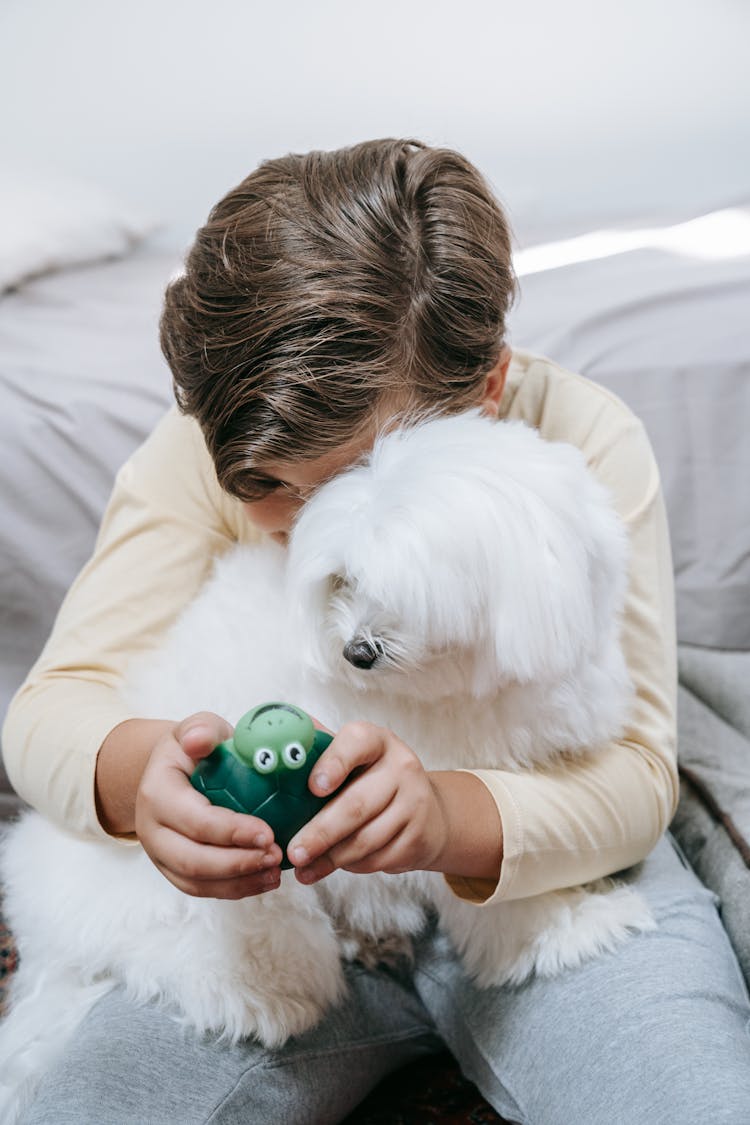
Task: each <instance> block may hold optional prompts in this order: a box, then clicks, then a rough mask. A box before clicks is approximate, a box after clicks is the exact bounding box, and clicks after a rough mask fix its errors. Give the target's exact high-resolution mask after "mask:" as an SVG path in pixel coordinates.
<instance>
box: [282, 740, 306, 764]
mask: <svg viewBox="0 0 750 1125" xmlns="http://www.w3.org/2000/svg"><path fill="white" fill-rule="evenodd" d="M306 757H307V751H306V750H305V748H304V746H303V745H302V743H301V742H290V743H289V744H288V745H287V746H285V747H284V749H283V750H282V751H281V760H282V761H283V763H284V765H285V766H287V767H288V768H289V769H290V770H298V769H299V768H300V766H304V764H305V758H306Z"/></svg>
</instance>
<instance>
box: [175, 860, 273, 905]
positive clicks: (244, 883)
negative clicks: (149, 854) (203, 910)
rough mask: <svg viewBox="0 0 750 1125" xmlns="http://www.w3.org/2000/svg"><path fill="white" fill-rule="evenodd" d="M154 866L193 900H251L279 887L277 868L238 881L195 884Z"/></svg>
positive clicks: (195, 882)
mask: <svg viewBox="0 0 750 1125" xmlns="http://www.w3.org/2000/svg"><path fill="white" fill-rule="evenodd" d="M156 866H157V867H158V869H159V870H160V871H161V873H162V875H163V876H164V878H165V879H168V880H169V882H170V883H172V885H173V886H175V887H177V889H178V890H180V891H182V892H183V894H186V895H191V896H192V897H193V898H221V899H240V898H252V897H253V896H254V895H261V894H265V893H266V891H274V890H277V889H278V887H279V886H280V885H281V878H280V877H281V872H280V870H279V868H278V867H276V868H273V869H271V870H269V871H264V872H262V873H259V874H257V875H247V876H245V877H244V878H239V879H217V880H215V881H213V882H211V881H209V880H205V881H202V882H197V881H193V880H189V879H183V878H182V877H180V876H179V875H174V874H173V873H172V872H171V871H170V870H169V869H168V868H166V867H162V865H161V864H159V863H156Z"/></svg>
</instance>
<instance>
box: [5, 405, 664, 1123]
mask: <svg viewBox="0 0 750 1125" xmlns="http://www.w3.org/2000/svg"><path fill="white" fill-rule="evenodd" d="M626 556H627V543H626V536H625V533H624V531H623V529H622V527H621V524H620V522H619V521H618V519H617V517H616V516H615V514H614V513H613V511H612V509H611V505H610V503H609V500H608V497H607V495H606V493H605V490H604V489H603V487H602V486H601V485H600V484H599V483H598V482H597V481H596V480H595V479H594V477H593V476H592V475H591V473H590V472H589V471H588V469H587V468H586V465H585V463H584V459H583V457H582V455H581V453H580V452H579V451H578V450H576V449H574V448H573V447H571V446H568V445H563V444H557V443H550V442H545V441H543V440H542V439H541V438H540V437H539V436H538V434H537V433H536V432H535V431H533V430H532V429H530V428H528V427H527V426H525V425H524V424H522V423H520V422H493V421H490V420H489V419H487V418H484V417H482V416H481V415H480V414H479V413H478V412H476V411H471V412H469V413H467V414H463V415H461V416H460V417H454V418H437V419H431V420H428V421H426V422H422V423H420V424H418V425H414V426H412V427H406V428H403V429H400V430H396V431H393V432H391V433H390V434H387V435H385V436H383V437H381V438H380V439H379V440H378V442H377V443H376V445H375V448H374V450H373V452H372V454H371V455H370V456H369V458H368V459H367V460H366V461H364V462H362V463H360V464H358V465H357V466H355V467H353V468H351V469H349V470H348V471H346V472H344V473H342V474H340V475H339V476H338V477H336V478H335V479H333V480H332V481H330V482H328V483H327V484H326V485H324V486H323V487H322V488H320V489H319V491H318V492H317V493H316V494H315V495H314V496H313V497H312V498H311V499H310V500H309V501H308V502H307V504H306V505H305V507H304V509H303V510H302V512H301V514H300V516H299V518H298V520H297V522H296V525H295V527H294V529H293V532H292V535H291V538H290V543H289V547H288V549H286V550H285V549H283V548H281V547H278V546H277V545H275V544H273V543H268V544H267V545H263V546H256V547H245V548H237V549H235V550H233V551H232V552H230V553H229V554H228V555H226V556H225V557H223V558H222V559H221V560H220V561H219V562H218V563H217V565H216V567H215V571H214V574H213V576H212V578H211V579H210V580H209V582H208V583H207V585H206V587H205V588H204V590H203V591H202V592H201V593H200V595H199V597H198V598H197V600H196V601H195V602H194V603H193V604H192V605H191V606H190V607H188V609H187V610H186V612H185V614H184V615H183V617H182V618H181V620H180V621H179V622H178V623H177V624H176V626H175V627H174V629H173V631H172V633H171V635H170V636H169V637H168V638H167V641H166V643H165V645H164V646H163V647H162V648H161V649H160V651H159V652H158V653H155V654H154V655H152V656H151V657H150V658H149V659H148V660H147V661H145V662H141V663H140V665H139V667H138V668H137V669H133V674H132V676H131V679H130V683H129V684H128V695H129V697H130V701H131V703H132V704H133V705H134V706H135V707H137V708H138V713H140V714H142V715H144V716H149V715H153V716H159V717H163V716H164V715H187V714H190V713H192V712H194V711H197V710H204V709H205V710H210V711H216V712H218V713H219V714H221V715H224V716H225V717H226V718H228V719H229V720H230V721H231V722H236V721H237V719H238V718H239V717H240V715H241V714H243V713H244V712H245V711H247V710H249V708H250V707H252V706H254V705H255V704H256V703H260V702H263V701H264V700H271V699H282V700H288V701H289V702H293V703H295V704H298V705H299V706H301V707H303V708H305V709H306V710H308V711H310V712H311V713H312V714H314V715H316V716H318V717H319V718H320V719H321V720H322V721H323V722H325V723H326V724H327V725H328V726H330V727H331V728H332V729H338V728H339V727H340V726H341V725H342V724H343V723H345V722H347V721H350V720H356V719H366V720H369V721H371V722H374V723H377V724H379V725H382V726H387V727H389V728H390V729H392V730H393V731H394V732H395V733H396V734H398V735H399V736H400V737H401V738H402V739H403V740H404V741H405V742H406V743H407V744H408V745H409V746H411V747H412V748H413V749H414V750H415V751H416V752H417V753H418V754H419V756H420V758H421V760H422V762H423V763H424V766H425V767H426V768H427V769H458V768H462V767H464V768H465V767H468V768H477V767H484V768H499V769H504V770H517V769H533V768H535V767H537V766H542V765H544V764H545V763H548V762H549V761H550V760H551V759H552V758H554V757H555V755H557V754H559V753H561V752H564V753H565V754H567V755H571V754H576V753H579V752H595V751H596V750H597V748H599V747H601V746H602V745H603V744H604V743H606V742H607V741H608V740H609V739H612V738H613V737H616V736H618V735H619V734H620V733H621V732H622V730H623V727H624V723H625V720H626V717H627V713H628V709H629V705H630V701H631V689H630V686H629V681H628V676H627V670H626V666H625V663H624V660H623V657H622V653H621V649H620V644H619V626H620V614H621V611H622V605H623V599H624V594H625V588H626ZM352 643H354V644H355V645H356V644H360V643H367V644H369V645H370V646H371V651H372V652H373V654H374V655H375V659H374V662H373V663H372V665H371V666H370V667H369V668H360V667H355V666H354V665H353V664H351V663H350V662H349V661H348V660H347V659H346V658H345V655H344V650H345V649H346V650H347V652H348V653H349V654H351V651H352V650H351V645H352ZM347 646H349V647H347ZM2 879H3V882H4V885H5V888H6V903H5V909H6V912H7V917H8V921H9V924H10V925H11V928H12V930H13V931H14V932H15V934H16V937H17V940H18V945H19V949H20V954H21V962H20V968H19V971H18V973H17V977H16V979H15V981H14V985H13V990H12V1014H11V1015H10V1018H9V1019H8V1020H7V1022H6V1024H5V1027H4V1029H3V1032H2V1039H1V1040H0V1057H2V1058H3V1059H4V1060H5V1061H4V1065H3V1071H2V1072H1V1073H0V1081H3V1082H4V1083H5V1085H6V1088H7V1091H8V1092H7V1098H8V1104H10V1103H11V1101H12V1099H13V1097H15V1098H16V1099H17V1100H18V1098H19V1097H20V1095H19V1094H18V1087H19V1084H20V1083H24V1082H25V1083H26V1085H25V1087H24V1089H25V1090H26V1092H28V1090H29V1089H30V1088H31V1084H32V1083H33V1080H34V1076H35V1075H36V1074H38V1072H39V1070H40V1069H41V1068H43V1067H44V1066H46V1065H47V1064H48V1062H49V1061H50V1059H51V1058H52V1056H53V1055H54V1054H55V1053H56V1052H57V1051H58V1050H60V1049H61V1047H62V1046H63V1044H64V1041H65V1038H66V1037H67V1035H68V1034H70V1033H71V1032H72V1031H73V1029H74V1028H75V1026H76V1025H77V1023H78V1022H79V1021H80V1019H81V1018H82V1017H83V1015H84V1014H85V1012H86V1011H87V1010H88V1008H89V1007H90V1006H91V1004H92V1003H93V1002H94V1001H95V1000H96V999H97V998H98V997H99V996H101V995H102V994H103V993H104V992H105V991H106V990H107V989H109V988H111V987H112V986H113V985H114V984H115V983H122V984H123V985H124V986H125V988H126V990H127V992H128V994H129V995H130V996H131V997H132V998H133V999H134V1000H137V1001H144V1002H145V1001H149V1000H158V1001H160V1002H162V1003H164V1004H166V1005H168V1006H169V1008H170V1009H171V1010H173V1011H174V1012H175V1014H176V1015H177V1016H178V1017H179V1018H182V1019H184V1020H185V1021H186V1022H187V1023H189V1024H190V1025H192V1026H194V1027H195V1028H197V1029H198V1030H199V1031H206V1030H211V1031H215V1032H219V1033H223V1034H225V1035H226V1036H228V1037H230V1038H232V1039H237V1038H239V1037H242V1036H257V1038H258V1039H259V1040H260V1041H261V1042H262V1043H264V1044H266V1045H268V1046H276V1045H279V1044H282V1043H283V1042H284V1041H285V1040H286V1039H287V1038H288V1037H289V1036H290V1035H293V1034H299V1033H300V1032H302V1031H304V1030H305V1029H306V1028H309V1027H311V1026H312V1025H313V1024H315V1023H316V1021H318V1020H319V1019H320V1018H321V1016H322V1015H323V1014H324V1012H325V1011H326V1009H327V1008H328V1007H329V1005H331V1004H333V1003H334V1002H336V1001H338V1000H340V999H341V998H342V997H343V995H344V977H343V974H342V967H341V964H342V958H346V957H352V956H358V955H362V956H363V957H364V956H365V955H368V956H371V951H372V947H373V943H374V945H375V948H376V949H377V948H378V945H379V943H381V946H382V948H383V949H384V950H387V949H388V945H389V942H391V941H392V940H393V939H394V938H395V939H397V940H403V939H404V938H406V939H407V940H408V938H409V936H410V935H412V936H413V935H415V934H417V933H418V932H419V930H420V929H421V928H422V926H423V925H424V922H425V917H426V911H427V910H435V911H437V913H438V916H439V921H440V925H441V926H442V927H443V928H444V930H445V931H446V932H447V934H448V935H449V937H450V938H451V940H452V942H453V943H454V945H455V947H456V949H457V950H458V951H459V953H460V955H461V956H462V957H463V960H464V963H465V965H466V968H467V970H468V971H469V972H470V973H471V974H472V975H473V976H474V978H475V979H476V980H477V981H478V982H479V984H480V985H482V986H491V985H494V984H501V983H503V982H520V981H521V980H523V979H524V978H525V977H526V976H527V975H528V974H530V973H532V972H536V973H538V974H543V975H551V974H554V973H557V972H559V971H560V970H562V969H564V968H566V967H569V966H575V965H578V964H579V963H580V962H581V961H583V960H584V959H585V958H588V957H591V956H593V955H595V954H597V953H599V952H601V951H603V950H608V949H611V948H612V947H613V946H614V945H615V944H616V943H617V942H618V941H620V940H621V939H623V938H624V937H625V936H626V934H627V932H628V930H636V929H647V928H650V927H651V926H653V922H652V920H651V917H650V914H649V912H648V909H647V907H646V905H645V903H644V902H643V900H642V899H641V898H640V896H638V895H637V894H636V893H635V892H634V891H633V890H631V889H630V888H628V887H627V886H624V885H622V886H618V885H617V884H615V883H613V882H612V881H611V880H602V881H599V882H598V883H597V884H596V885H589V886H588V887H585V888H582V887H579V888H575V889H571V890H563V891H557V892H553V893H549V894H543V895H539V896H537V897H535V898H530V899H522V900H517V901H512V902H501V903H498V904H496V905H489V906H475V905H472V904H470V903H467V902H464V901H462V900H460V899H459V898H457V897H456V896H454V895H453V894H452V892H451V891H450V890H449V888H448V887H447V885H446V883H445V880H444V879H443V877H442V875H441V874H438V873H435V872H410V873H407V874H403V875H382V874H379V875H354V874H350V873H347V872H343V871H337V872H335V873H334V874H333V875H332V876H330V877H328V878H327V879H324V880H323V881H322V882H321V883H320V884H319V885H317V886H310V887H306V886H302V885H301V884H299V883H298V882H297V881H296V880H295V878H294V874H293V872H285V873H284V875H283V877H282V883H281V887H280V888H279V889H278V890H276V891H272V892H269V893H266V894H264V895H260V896H257V897H252V898H248V899H244V900H241V901H224V900H213V899H198V898H193V897H190V896H188V895H185V894H183V893H182V892H180V891H179V890H177V889H176V888H175V887H174V886H173V885H172V884H171V883H169V882H168V881H167V880H166V879H165V878H164V877H163V876H162V875H161V874H160V872H159V871H158V870H157V869H156V867H154V866H153V865H152V863H151V861H150V860H149V859H148V857H147V856H146V854H145V853H144V851H143V850H142V848H141V847H140V846H139V845H134V846H125V845H123V844H122V843H116V842H109V841H92V840H84V839H80V838H77V837H74V836H72V835H70V834H68V833H66V832H64V831H62V830H61V829H59V828H57V827H55V826H53V825H52V824H50V823H49V822H47V821H46V820H45V819H43V818H42V817H40V816H39V815H38V814H36V813H30V814H27V815H26V816H25V817H24V818H23V819H22V820H21V821H20V823H19V824H18V825H16V826H14V827H13V829H12V830H11V831H10V833H9V836H8V838H7V839H6V842H5V845H4V854H3V861H2ZM365 948H367V949H368V950H369V953H368V954H365V953H363V952H362V951H363V949H365ZM13 1088H15V1089H16V1093H15V1094H11V1093H10V1091H11V1090H12V1089H13ZM16 1104H17V1103H16ZM8 1112H10V1111H8Z"/></svg>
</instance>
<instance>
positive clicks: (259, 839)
mask: <svg viewBox="0 0 750 1125" xmlns="http://www.w3.org/2000/svg"><path fill="white" fill-rule="evenodd" d="M253 843H254V844H255V846H256V848H265V846H266V844H267V843H268V836H266V834H265V832H259V833H258V835H257V836H256V837H255V839H254V840H253Z"/></svg>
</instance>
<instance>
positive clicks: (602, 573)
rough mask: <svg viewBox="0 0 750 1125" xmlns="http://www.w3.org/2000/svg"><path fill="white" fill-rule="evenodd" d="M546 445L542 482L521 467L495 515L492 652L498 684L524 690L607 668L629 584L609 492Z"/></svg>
mask: <svg viewBox="0 0 750 1125" xmlns="http://www.w3.org/2000/svg"><path fill="white" fill-rule="evenodd" d="M538 440H539V441H540V442H541V439H538ZM542 445H543V446H544V449H542V450H541V452H542V454H543V459H544V462H545V469H544V472H542V473H538V472H531V471H529V472H525V471H524V470H523V467H519V480H518V483H517V487H516V488H515V489H514V490H513V492H512V493H511V494H509V493H508V492H507V490H503V494H502V497H501V501H502V502H500V503H499V504H498V505H496V507H495V509H494V521H495V530H496V534H497V555H496V558H497V571H496V581H495V582H493V583H491V593H490V613H489V615H488V616H489V623H490V627H491V636H490V637H489V638H488V642H489V645H490V646H491V651H492V653H493V655H494V658H495V661H496V668H497V671H498V673H499V674H500V676H501V677H502V678H503V679H505V680H507V679H510V680H515V681H516V682H519V683H526V682H530V681H538V682H542V683H543V682H544V681H545V680H549V681H552V680H559V678H560V677H562V676H565V675H566V674H568V673H571V672H573V671H574V670H575V669H576V668H577V667H578V666H579V664H580V662H581V661H582V660H592V659H596V658H597V654H600V655H601V657H602V659H605V660H608V659H609V657H608V656H607V652H608V651H609V649H610V647H611V646H612V645H617V644H618V643H619V641H618V635H619V621H620V614H621V612H622V607H623V603H624V597H625V590H626V583H627V555H628V548H627V537H626V534H625V531H624V528H623V526H622V524H621V522H620V520H619V518H618V517H617V515H616V513H615V511H614V509H613V506H612V504H611V502H610V500H609V497H608V495H607V493H606V490H605V489H604V487H603V486H602V485H601V484H600V483H599V482H598V481H597V480H596V478H595V477H594V476H593V474H592V473H591V472H590V470H589V469H588V468H587V466H586V464H585V462H584V459H583V456H582V455H581V454H580V452H579V451H578V450H577V449H574V448H573V447H572V446H567V445H563V444H561V443H549V442H547V443H542Z"/></svg>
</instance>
